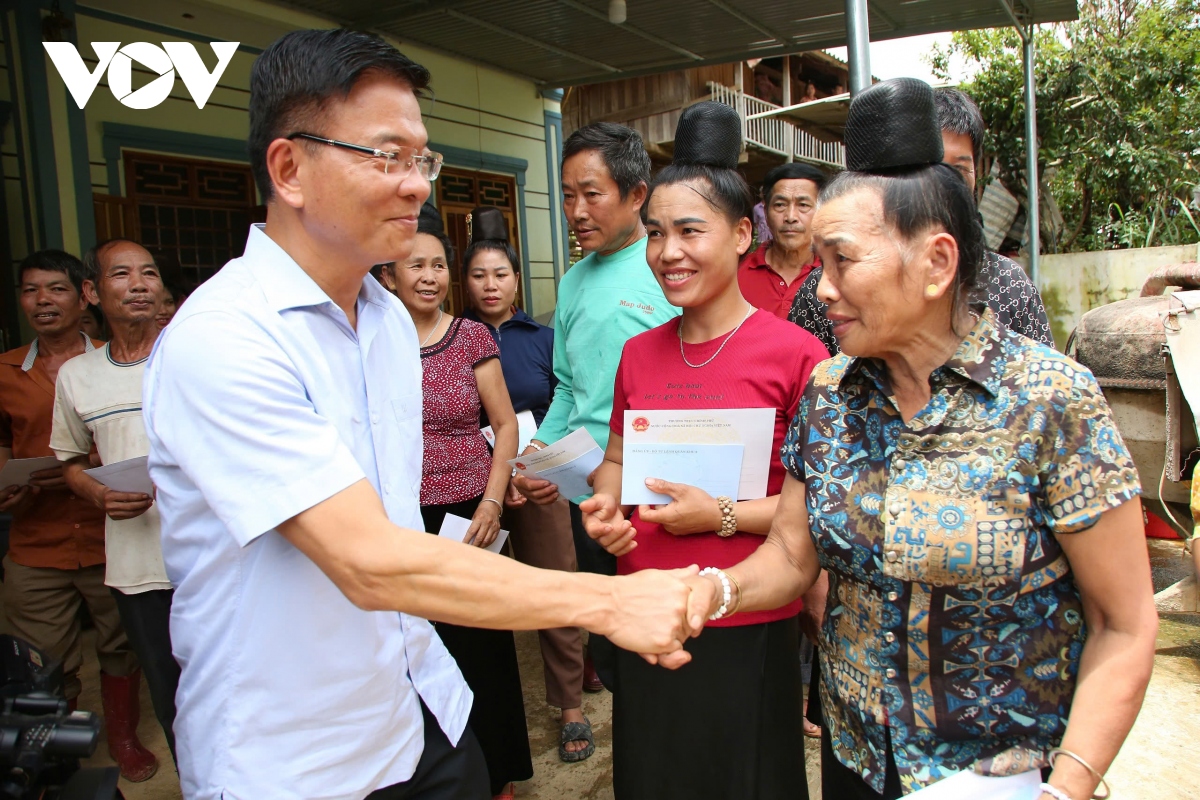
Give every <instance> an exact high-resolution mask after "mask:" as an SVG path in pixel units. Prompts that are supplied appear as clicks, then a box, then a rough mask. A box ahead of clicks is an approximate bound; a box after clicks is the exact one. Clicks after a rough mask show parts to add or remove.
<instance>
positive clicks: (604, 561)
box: [570, 503, 617, 692]
mask: <svg viewBox="0 0 1200 800" xmlns="http://www.w3.org/2000/svg"><path fill="white" fill-rule="evenodd" d="M570 506H571V536H572V538H574V539H575V561H576V562H577V564H578V567H579V572H590V573H592V574H594V575H616V574H617V557H616V556H614V555H613V554H612V553H609V552H608V551H607V550H605V549H604V548H603V547H601V546H600V544H599V543H598V542H596V540H595V539H593V538H592V537H590V536H588V535H587V531H586V530H584V528H583V512H582V511H580V510H579V506H577V505H576V504H575V503H571V504H570ZM587 646H588V654H589V655H590V656H591V657H592V664H593V665H594V666H595V667H596V674H597V675H599V676H600V681H601V683H603V684H604V685H605V687H607V688H608V690H609V691H610V692H611V691H614V687H615V686H616V677H617V670H616V666H617V654H616V646H615V645H614V644H613V643H612V642H610V641H609V640H608V639H606V638H605V637H603V636H600V635H599V634H596V633H589V634H588V645H587Z"/></svg>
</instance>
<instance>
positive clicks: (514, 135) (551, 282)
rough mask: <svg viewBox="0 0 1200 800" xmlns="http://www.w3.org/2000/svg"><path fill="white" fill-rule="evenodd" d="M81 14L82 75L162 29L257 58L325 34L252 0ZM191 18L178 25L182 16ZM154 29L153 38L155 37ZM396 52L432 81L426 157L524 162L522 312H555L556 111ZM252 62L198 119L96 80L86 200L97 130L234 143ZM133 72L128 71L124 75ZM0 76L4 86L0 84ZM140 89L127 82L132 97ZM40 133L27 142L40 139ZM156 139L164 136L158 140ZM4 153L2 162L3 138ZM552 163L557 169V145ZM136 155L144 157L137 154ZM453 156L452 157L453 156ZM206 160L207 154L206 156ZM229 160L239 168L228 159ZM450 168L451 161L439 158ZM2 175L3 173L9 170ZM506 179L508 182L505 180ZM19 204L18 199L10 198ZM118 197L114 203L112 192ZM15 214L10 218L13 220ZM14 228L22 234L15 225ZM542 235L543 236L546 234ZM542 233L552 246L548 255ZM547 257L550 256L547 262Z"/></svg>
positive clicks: (64, 154) (103, 176)
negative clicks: (526, 303) (525, 296)
mask: <svg viewBox="0 0 1200 800" xmlns="http://www.w3.org/2000/svg"><path fill="white" fill-rule="evenodd" d="M86 2H87V7H86V8H78V9H76V14H75V22H76V27H77V31H76V37H77V40H78V41H79V42H80V51H81V54H82V55H83V56H84V60H85V61H86V62H87V63H88V66H89V68H94V66H95V64H96V59H95V56H94V54H93V52H92V50H91V47H90V45H89V44H88V43H89V42H93V41H119V42H125V43H128V42H133V41H148V42H153V43H158V42H162V41H180V40H186V39H183V37H181V36H179V35H171V34H170V33H169V32H165V31H163V30H162V26H165V27H167V28H171V29H176V30H184V31H188V32H192V33H195V34H198V35H203V36H211V37H213V38H217V39H225V40H237V41H240V42H242V44H243V47H244V48H254V49H258V50H261V48H264V47H266V46H267V45H268V44H270V42H271V41H273V40H274V39H276V38H277V37H278V36H280V35H282V34H283V33H285V32H286V31H288V30H293V29H296V28H302V27H332V23H331V22H329V21H328V20H323V19H320V18H317V17H312V16H309V15H306V14H302V13H299V12H295V11H292V10H289V9H285V8H280V7H277V6H273V5H270V4H267V3H263V2H257V0H238V1H237V2H232V1H231V0H209V1H208V2H195V0H193V1H192V2H187V3H186V4H185V3H183V2H170V1H168V0H156V1H155V2H150V1H148V0H86ZM185 7H186V10H187V11H188V12H189V13H191V14H192V18H191V19H185V18H184V17H183V15H182V13H181V11H182V10H184V9H185ZM156 28H157V29H156ZM195 44H197V47H198V50H199V51H200V53H201V55H202V57H205V63H206V64H209V65H210V66H211V65H212V63H213V61H214V57H213V55H212V52H211V50H210V49H209V47H208V45H207V44H201V43H199V42H195ZM400 48H401V50H402V51H403V52H404V53H405V54H406V55H408V56H409V57H410V58H412V59H413V60H415V61H417V62H418V63H421V64H423V65H425V66H426V67H428V68H429V69H430V71H431V73H432V75H433V83H432V89H433V92H434V95H435V99H433V100H431V101H423V102H422V110H423V111H424V113H425V115H426V126H427V128H428V130H429V136H430V141H431V143H432V144H433V145H434V146H435V147H436V146H438V145H441V146H443V147H447V148H459V149H461V150H466V151H472V153H474V152H483V153H486V154H490V155H492V156H500V157H503V158H509V159H512V158H516V159H523V160H524V161H525V162H527V164H528V166H527V169H526V170H525V175H524V201H525V215H524V219H523V221H522V223H521V224H522V226H523V230H522V231H521V233H522V234H523V242H524V244H525V247H524V248H522V249H523V252H524V253H525V254H526V256H527V258H528V263H529V269H528V277H529V279H530V289H531V291H530V293H529V299H530V301H531V302H530V305H531V306H532V308H531V309H529V310H530V311H531V313H534V314H544V313H546V312H548V311H550V310H551V309H552V308H553V305H554V298H555V286H556V280H555V275H556V271H557V272H558V273H559V274H561V272H562V271H563V270H564V269H565V267H566V265H565V264H563V263H562V261H563V255H562V252H561V251H562V246H561V242H562V241H563V239H562V234H565V230H564V229H563V228H562V226H561V224H560V219H559V218H560V216H561V213H560V212H559V210H558V207H557V200H554V199H553V198H552V193H553V192H556V191H557V186H556V185H554V186H552V185H551V180H556V178H553V176H551V175H550V174H549V170H548V168H547V149H546V148H547V144H546V134H545V131H546V116H545V113H544V112H546V111H550V112H557V110H558V106H557V103H554V102H552V101H548V100H546V99H545V98H543V97H542V95H541V94H540V90H539V87H537V86H536V85H535V84H533V83H531V82H529V81H526V80H523V79H521V78H516V77H513V76H510V75H507V74H504V73H501V72H498V71H496V70H492V69H488V68H485V67H479V66H476V65H474V64H471V63H467V62H464V61H461V60H458V59H455V58H451V57H449V56H446V55H443V54H441V53H436V52H432V51H429V50H426V49H423V48H420V47H416V46H412V45H408V44H403V45H400ZM38 49H39V50H40V49H41V48H40V47H38ZM256 55H257V53H256V52H247V50H246V49H239V51H238V52H237V54H236V55H235V56H234V57H233V60H232V62H231V63H230V64H229V66H228V68H227V69H226V71H225V72H224V73H223V75H222V77H221V79H220V82H219V84H218V86H217V88H216V90H215V91H214V92H213V93H212V96H211V97H210V99H209V101H208V104H207V105H206V106H205V108H204V109H202V110H201V109H197V108H196V106H195V104H194V102H193V101H192V99H191V96H190V95H189V94H188V92H187V89H186V87H185V86H184V85H183V82H182V81H181V80H178V79H177V80H176V84H175V88H174V90H173V91H172V93H171V97H170V98H168V99H167V100H166V101H164V102H163V103H162V104H161V105H159V106H158V107H156V108H153V109H147V110H133V109H129V108H126V107H125V106H123V105H121V104H120V103H119V102H117V100H116V99H115V98H114V97H113V96H112V94H111V92H110V91H109V90H108V82H107V78H105V79H103V80H101V82H100V85H99V86H98V87H97V88H96V91H95V92H94V93H93V95H92V97H91V99H90V100H89V102H88V104H87V106H86V108H85V110H84V119H85V125H86V130H87V152H88V162H89V163H88V173H89V174H88V178H89V180H90V184H91V188H92V190H93V191H95V192H101V193H108V192H109V191H110V188H109V182H110V168H109V164H108V163H107V161H106V153H105V148H104V140H103V136H104V129H105V124H106V123H115V124H121V125H130V126H138V127H140V128H148V129H155V130H157V131H168V132H177V133H183V134H199V135H204V136H211V137H220V138H222V139H226V140H239V141H244V140H245V138H246V135H247V131H248V122H249V120H248V115H247V112H246V107H247V103H248V101H249V91H248V90H249V75H250V68H251V65H252V64H253V62H254V59H255V57H256ZM43 58H44V60H45V61H46V64H47V76H48V82H49V85H50V88H49V92H50V98H51V107H52V110H51V128H52V130H51V131H49V132H48V133H49V136H50V137H51V140H52V142H53V146H54V152H55V161H56V167H57V171H58V174H57V184H58V190H59V209H58V211H59V215H60V216H61V219H62V228H63V242H64V244H65V245H66V249H68V250H72V251H74V252H78V250H79V249H80V246H81V244H82V243H81V242H80V236H79V233H78V227H77V216H78V215H77V212H76V208H77V204H76V192H75V189H74V174H73V171H72V160H71V153H70V150H69V148H70V135H69V131H68V127H67V109H68V105H67V104H68V103H71V102H72V101H71V98H70V96H69V93H67V91H66V89H65V87H64V85H63V82H62V79H61V78H60V77H59V75H58V73H57V71H56V70H55V69H54V66H53V64H52V63H50V62H49V59H48V58H45V57H44V55H43ZM135 69H136V66H135ZM0 77H3V76H0ZM145 80H146V77H145V76H142V77H141V78H140V79H139V77H136V72H135V83H134V85H135V87H136V86H139V85H141V82H144V81H145ZM6 93H7V83H5V84H4V85H3V87H0V98H3V97H4V96H5V94H6ZM46 133H47V132H38V134H40V135H45V134H46ZM165 140H166V141H169V140H170V136H169V135H167V136H166V137H165ZM5 141H6V145H5V148H4V152H5V153H11V152H12V150H11V146H10V145H9V144H8V141H9V140H8V139H6V140H5ZM551 145H552V147H554V148H555V149H554V151H553V152H554V161H555V163H557V152H558V151H557V146H558V143H557V142H552V143H551ZM139 149H147V148H144V147H140V146H139ZM149 149H157V150H158V151H160V152H165V153H172V154H176V155H184V156H187V155H194V154H190V153H188V152H185V151H183V150H181V149H179V147H178V146H174V147H173V146H172V145H170V144H167V145H164V146H162V147H157V148H149ZM452 152H454V151H452ZM205 157H208V156H205ZM15 160H16V159H15V158H13V157H11V156H10V157H7V158H6V159H5V162H4V166H5V174H6V175H12V174H15V166H16V165H15V163H11V162H15ZM239 160H240V159H239ZM447 164H448V165H451V166H463V165H462V164H456V163H455V158H453V157H451V158H448V159H447ZM10 167H12V168H13V171H11V172H10ZM119 167H120V168H119V170H118V174H119V176H120V178H119V182H120V183H123V180H124V177H123V176H124V169H123V165H119ZM509 174H511V173H509ZM6 184H8V185H6V187H5V188H6V190H7V192H8V195H7V196H8V197H9V198H10V202H9V205H10V228H13V225H12V222H13V220H12V219H11V218H12V217H13V215H14V214H16V213H17V212H19V211H20V210H21V209H22V208H24V207H28V206H31V205H32V203H28V202H21V201H20V198H19V197H15V198H14V197H13V194H14V185H11V184H13V182H11V181H6ZM17 193H18V194H19V189H18V192H17ZM120 193H121V194H124V187H123V186H121V188H120ZM14 207H15V210H14ZM23 224H24V223H23V222H22V223H21V226H23ZM552 226H554V232H553V234H552ZM552 235H553V236H557V237H558V239H557V241H558V243H559V246H558V247H557V248H556V247H554V243H553V241H552ZM19 238H20V237H16V236H14V242H13V249H14V253H13V255H14V257H15V258H16V259H20V258H21V257H22V256H23V255H25V254H26V253H27V252H28V251H29V249H30V248H29V247H28V246H27V244H26V243H25V242H24V241H23V240H21V241H18V239H19ZM556 250H557V251H558V252H556Z"/></svg>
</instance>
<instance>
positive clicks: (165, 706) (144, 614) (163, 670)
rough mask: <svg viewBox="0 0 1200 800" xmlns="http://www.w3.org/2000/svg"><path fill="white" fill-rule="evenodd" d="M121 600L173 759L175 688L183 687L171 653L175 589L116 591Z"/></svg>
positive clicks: (125, 623)
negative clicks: (133, 591)
mask: <svg viewBox="0 0 1200 800" xmlns="http://www.w3.org/2000/svg"><path fill="white" fill-rule="evenodd" d="M112 593H113V597H115V598H116V599H117V613H119V614H120V615H121V624H122V625H123V626H124V627H125V633H126V635H127V636H128V637H129V644H130V645H132V646H133V652H134V653H136V654H137V657H138V661H139V662H140V663H141V665H142V674H143V675H145V676H146V685H148V686H149V687H150V702H151V703H153V704H154V716H156V717H158V724H159V725H161V726H162V729H163V733H165V734H166V735H167V746H168V747H170V748H171V758H172V759H174V758H175V691H176V690H177V689H178V688H179V664H177V663H175V656H173V655H171V598H172V597H174V595H175V592H174V590H172V589H153V590H151V591H149V592H139V593H138V594H124V593H122V592H119V591H117V590H116V589H113V590H112Z"/></svg>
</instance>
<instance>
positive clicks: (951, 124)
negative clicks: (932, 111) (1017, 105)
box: [933, 86, 984, 162]
mask: <svg viewBox="0 0 1200 800" xmlns="http://www.w3.org/2000/svg"><path fill="white" fill-rule="evenodd" d="M933 104H934V106H935V107H936V108H937V116H938V125H939V126H940V127H941V129H942V130H943V131H950V132H951V133H957V134H959V135H966V136H970V137H971V152H972V154H973V155H974V156H975V161H976V162H978V161H979V158H980V156H982V155H983V134H984V126H983V115H982V114H980V113H979V106H977V105H975V101H974V100H972V99H971V96H970V95H969V94H967V93H966V92H964V91H962V90H960V89H953V88H951V87H948V86H946V87H942V88H940V89H934V90H933Z"/></svg>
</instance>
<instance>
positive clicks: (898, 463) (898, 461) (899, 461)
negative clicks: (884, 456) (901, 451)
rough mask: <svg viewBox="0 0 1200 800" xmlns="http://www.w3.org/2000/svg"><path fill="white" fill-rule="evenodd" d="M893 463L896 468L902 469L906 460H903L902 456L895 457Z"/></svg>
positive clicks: (905, 464)
mask: <svg viewBox="0 0 1200 800" xmlns="http://www.w3.org/2000/svg"><path fill="white" fill-rule="evenodd" d="M894 465H895V467H896V469H904V468H905V467H907V466H908V462H907V461H905V460H904V459H903V458H897V459H896V460H895V462H894Z"/></svg>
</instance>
